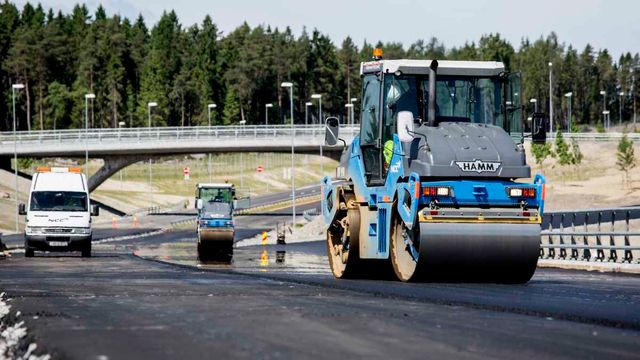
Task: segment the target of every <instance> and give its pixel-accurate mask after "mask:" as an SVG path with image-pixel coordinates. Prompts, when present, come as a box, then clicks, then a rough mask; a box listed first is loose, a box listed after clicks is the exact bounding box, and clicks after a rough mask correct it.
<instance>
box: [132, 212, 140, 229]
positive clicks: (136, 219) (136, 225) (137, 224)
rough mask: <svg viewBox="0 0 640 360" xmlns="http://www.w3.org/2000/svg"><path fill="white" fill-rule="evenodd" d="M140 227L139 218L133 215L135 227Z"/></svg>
mask: <svg viewBox="0 0 640 360" xmlns="http://www.w3.org/2000/svg"><path fill="white" fill-rule="evenodd" d="M139 225H140V223H139V222H138V217H137V216H135V215H133V227H135V228H137V227H138V226H139Z"/></svg>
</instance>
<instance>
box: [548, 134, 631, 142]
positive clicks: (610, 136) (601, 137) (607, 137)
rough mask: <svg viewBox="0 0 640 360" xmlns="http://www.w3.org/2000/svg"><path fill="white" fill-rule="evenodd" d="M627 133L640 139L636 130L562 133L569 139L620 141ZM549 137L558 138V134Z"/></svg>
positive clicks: (629, 136) (628, 136) (628, 135)
mask: <svg viewBox="0 0 640 360" xmlns="http://www.w3.org/2000/svg"><path fill="white" fill-rule="evenodd" d="M625 134H626V135H627V138H629V139H631V140H640V133H635V132H628V133H621V132H605V133H598V132H588V133H568V132H564V133H562V137H564V138H565V139H569V140H576V141H619V140H620V139H621V138H622V136H624V135H625ZM547 137H548V138H549V139H550V140H552V139H555V138H556V134H555V133H553V134H551V133H550V134H547Z"/></svg>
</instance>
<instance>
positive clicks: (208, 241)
mask: <svg viewBox="0 0 640 360" xmlns="http://www.w3.org/2000/svg"><path fill="white" fill-rule="evenodd" d="M235 199H236V189H235V187H234V186H233V185H232V184H226V183H224V184H198V185H196V209H197V210H198V216H197V223H196V232H197V235H198V258H199V259H200V260H201V261H230V260H231V257H232V256H233V236H234V234H235V225H234V222H233V209H234V208H235V203H236V201H235Z"/></svg>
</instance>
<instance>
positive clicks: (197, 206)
mask: <svg viewBox="0 0 640 360" xmlns="http://www.w3.org/2000/svg"><path fill="white" fill-rule="evenodd" d="M196 209H198V210H202V199H198V200H196Z"/></svg>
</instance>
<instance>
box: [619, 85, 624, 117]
mask: <svg viewBox="0 0 640 360" xmlns="http://www.w3.org/2000/svg"><path fill="white" fill-rule="evenodd" d="M618 96H619V98H618V103H619V105H620V110H619V113H618V116H619V122H620V125H622V97H623V96H624V91H620V92H619V93H618Z"/></svg>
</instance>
